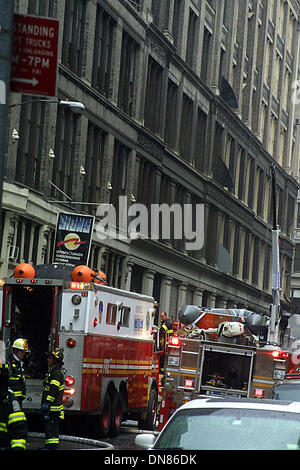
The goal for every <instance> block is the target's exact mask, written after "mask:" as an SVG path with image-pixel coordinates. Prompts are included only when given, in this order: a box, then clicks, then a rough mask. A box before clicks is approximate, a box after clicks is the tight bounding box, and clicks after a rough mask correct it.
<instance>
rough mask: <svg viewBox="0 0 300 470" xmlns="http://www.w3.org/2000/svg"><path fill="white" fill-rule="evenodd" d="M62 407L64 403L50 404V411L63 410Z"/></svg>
mask: <svg viewBox="0 0 300 470" xmlns="http://www.w3.org/2000/svg"><path fill="white" fill-rule="evenodd" d="M62 409H63V405H58V406H54V405H53V406H50V411H61V410H62Z"/></svg>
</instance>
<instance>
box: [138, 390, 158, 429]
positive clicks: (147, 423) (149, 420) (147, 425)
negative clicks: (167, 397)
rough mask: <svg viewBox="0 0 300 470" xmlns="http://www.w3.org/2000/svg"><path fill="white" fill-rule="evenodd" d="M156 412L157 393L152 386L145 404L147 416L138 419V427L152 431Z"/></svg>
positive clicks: (154, 425) (154, 426)
mask: <svg viewBox="0 0 300 470" xmlns="http://www.w3.org/2000/svg"><path fill="white" fill-rule="evenodd" d="M157 412H158V395H157V391H156V390H155V389H154V388H152V389H151V391H150V396H149V400H148V405H147V416H146V419H140V420H139V427H140V429H147V430H148V431H154V430H155V428H156V419H157Z"/></svg>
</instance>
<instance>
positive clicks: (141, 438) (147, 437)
mask: <svg viewBox="0 0 300 470" xmlns="http://www.w3.org/2000/svg"><path fill="white" fill-rule="evenodd" d="M155 439H156V436H155V435H154V434H146V433H145V434H138V435H137V436H136V438H135V445H136V446H138V447H142V449H150V448H151V447H153V445H154V442H155Z"/></svg>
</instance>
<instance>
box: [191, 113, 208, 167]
mask: <svg viewBox="0 0 300 470" xmlns="http://www.w3.org/2000/svg"><path fill="white" fill-rule="evenodd" d="M206 123H207V116H206V114H205V113H204V112H203V111H202V110H201V109H200V108H198V112H197V123H196V135H195V147H194V148H195V150H194V164H195V167H196V168H197V170H200V171H204V170H205V154H206V152H205V136H206Z"/></svg>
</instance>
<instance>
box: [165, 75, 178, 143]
mask: <svg viewBox="0 0 300 470" xmlns="http://www.w3.org/2000/svg"><path fill="white" fill-rule="evenodd" d="M177 95H178V87H177V85H175V83H174V82H172V80H170V79H169V82H168V94H167V108H166V122H165V141H166V143H167V144H168V145H169V147H171V148H174V147H175V144H176V122H177V119H176V117H175V116H176V109H177Z"/></svg>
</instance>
